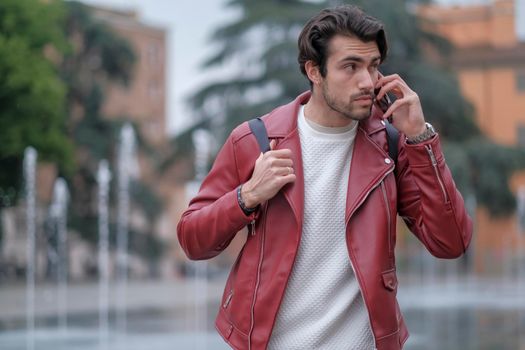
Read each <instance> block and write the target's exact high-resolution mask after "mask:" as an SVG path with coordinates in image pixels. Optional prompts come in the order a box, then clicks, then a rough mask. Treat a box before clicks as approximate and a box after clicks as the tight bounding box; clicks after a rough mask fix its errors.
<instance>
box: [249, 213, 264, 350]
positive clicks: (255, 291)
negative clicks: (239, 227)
mask: <svg viewBox="0 0 525 350" xmlns="http://www.w3.org/2000/svg"><path fill="white" fill-rule="evenodd" d="M267 211H268V204H266V205H265V207H264V215H263V218H266V213H267ZM263 220H264V219H263ZM252 234H253V235H255V220H253V221H252ZM264 236H265V229H264V227H263V228H262V234H261V253H260V254H259V263H258V265H257V279H256V282H255V290H254V291H253V298H252V306H251V309H250V331H249V333H248V350H251V348H252V332H253V328H254V326H255V315H254V312H255V301H256V299H257V291H258V289H259V284H260V282H261V266H262V263H263V256H264Z"/></svg>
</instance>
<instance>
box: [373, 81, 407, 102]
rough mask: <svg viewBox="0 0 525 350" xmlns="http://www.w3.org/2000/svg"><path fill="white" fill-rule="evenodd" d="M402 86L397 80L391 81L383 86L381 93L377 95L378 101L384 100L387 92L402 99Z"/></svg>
mask: <svg viewBox="0 0 525 350" xmlns="http://www.w3.org/2000/svg"><path fill="white" fill-rule="evenodd" d="M400 85H401V84H400V83H399V81H397V80H394V81H391V82H389V83H387V84H385V85H383V86H382V87H381V89H380V90H379V93H378V94H377V95H376V99H378V100H380V99H382V98H383V96H385V94H386V93H387V92H391V93H393V94H394V95H395V96H396V98H399V97H402V96H403V90H402V89H401V86H400Z"/></svg>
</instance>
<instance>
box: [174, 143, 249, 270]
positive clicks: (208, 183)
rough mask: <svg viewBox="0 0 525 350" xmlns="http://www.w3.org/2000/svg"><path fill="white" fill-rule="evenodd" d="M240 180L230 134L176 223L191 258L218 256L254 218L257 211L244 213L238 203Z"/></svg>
mask: <svg viewBox="0 0 525 350" xmlns="http://www.w3.org/2000/svg"><path fill="white" fill-rule="evenodd" d="M240 183H241V181H240V179H239V175H238V170H237V164H236V159H235V150H234V141H233V137H232V135H230V137H229V138H228V139H227V140H226V143H225V144H224V146H223V147H222V149H221V150H220V151H219V153H218V155H217V157H216V159H215V162H214V164H213V167H212V169H211V170H210V172H209V174H208V175H207V176H206V178H205V179H204V181H203V183H202V185H201V187H200V189H199V192H198V194H197V196H196V197H195V198H193V199H192V200H191V201H190V204H189V207H188V209H187V210H186V211H185V212H184V213H183V214H182V216H181V219H180V221H179V223H178V225H177V236H178V239H179V242H180V245H181V246H182V249H183V250H184V252H185V253H186V255H187V256H188V257H189V258H190V259H192V260H202V259H209V258H212V257H214V256H216V255H218V254H219V253H220V252H221V251H222V250H224V248H226V247H227V246H228V244H229V243H230V242H231V240H232V239H233V238H234V237H235V234H236V233H237V232H238V231H240V230H241V229H242V228H243V227H244V226H246V225H247V224H248V223H250V222H251V221H252V220H253V219H254V218H255V214H256V213H253V214H251V215H250V216H246V215H245V214H244V212H243V211H242V209H241V208H240V206H239V204H238V202H237V187H238V186H239V185H240Z"/></svg>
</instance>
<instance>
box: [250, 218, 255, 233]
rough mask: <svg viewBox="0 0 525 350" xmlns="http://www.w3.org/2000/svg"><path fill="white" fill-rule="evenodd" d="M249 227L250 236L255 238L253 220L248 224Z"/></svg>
mask: <svg viewBox="0 0 525 350" xmlns="http://www.w3.org/2000/svg"><path fill="white" fill-rule="evenodd" d="M250 227H251V228H252V229H251V232H250V233H251V235H252V236H255V219H254V220H252V221H251V222H250Z"/></svg>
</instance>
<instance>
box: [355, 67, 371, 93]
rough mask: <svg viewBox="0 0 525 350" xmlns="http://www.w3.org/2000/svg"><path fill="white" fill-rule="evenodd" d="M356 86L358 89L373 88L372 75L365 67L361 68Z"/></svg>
mask: <svg viewBox="0 0 525 350" xmlns="http://www.w3.org/2000/svg"><path fill="white" fill-rule="evenodd" d="M357 87H358V88H359V89H360V90H367V91H368V90H373V89H374V77H373V75H372V74H370V72H369V71H368V70H366V69H363V70H362V72H361V74H360V75H359V81H358V83H357Z"/></svg>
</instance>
